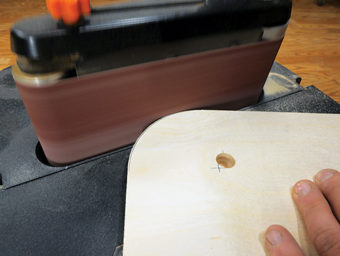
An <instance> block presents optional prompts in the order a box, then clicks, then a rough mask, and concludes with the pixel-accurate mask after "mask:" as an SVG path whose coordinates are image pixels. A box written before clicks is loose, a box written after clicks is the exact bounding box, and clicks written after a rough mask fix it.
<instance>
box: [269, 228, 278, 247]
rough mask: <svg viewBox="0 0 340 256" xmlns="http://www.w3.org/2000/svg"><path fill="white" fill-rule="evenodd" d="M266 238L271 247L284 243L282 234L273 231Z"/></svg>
mask: <svg viewBox="0 0 340 256" xmlns="http://www.w3.org/2000/svg"><path fill="white" fill-rule="evenodd" d="M266 238H267V240H268V241H269V243H270V244H271V245H274V246H276V245H279V244H280V243H281V241H282V237H281V234H280V232H278V231H275V230H272V231H270V232H268V233H267V234H266Z"/></svg>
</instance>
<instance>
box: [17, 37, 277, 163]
mask: <svg viewBox="0 0 340 256" xmlns="http://www.w3.org/2000/svg"><path fill="white" fill-rule="evenodd" d="M280 44H281V40H277V41H270V42H259V43H255V44H250V45H245V46H237V47H232V48H225V49H219V50H213V51H208V52H203V53H199V54H193V55H188V56H182V57H177V58H171V59H165V60H161V61H154V62H150V63H146V64H139V65H134V66H129V67H123V68H119V69H114V70H110V71H105V72H100V73H94V74H88V75H84V76H81V77H74V78H69V79H63V80H59V81H57V82H56V83H54V84H49V85H46V86H42V87H37V86H32V85H27V84H23V83H21V82H19V81H16V82H17V86H18V89H19V92H20V94H21V96H22V98H23V101H24V104H25V106H26V109H27V111H28V114H29V116H30V118H31V120H32V123H33V126H34V128H35V131H36V133H37V135H38V138H39V141H40V143H41V145H42V148H43V150H44V152H45V155H46V157H47V159H48V160H49V161H50V162H51V163H53V164H58V165H61V164H67V163H71V162H75V161H78V160H81V159H85V158H87V157H90V156H94V155H97V154H100V153H103V152H107V151H109V150H112V149H115V148H119V147H122V146H125V145H128V144H131V143H133V142H134V141H135V140H136V139H137V138H138V136H139V135H140V134H141V132H142V131H143V130H144V129H145V128H146V127H147V126H148V125H149V124H150V123H152V122H153V121H155V120H157V119H159V118H160V117H162V116H165V115H168V114H172V113H175V112H178V111H183V110H188V109H200V108H208V107H210V108H211V107H213V106H218V105H221V106H222V105H223V106H224V108H226V109H237V108H241V107H244V106H246V105H249V104H253V103H255V102H256V101H257V99H258V97H259V96H260V94H261V91H262V87H263V85H264V83H265V80H266V78H267V75H268V73H269V71H270V68H271V66H272V64H273V61H274V59H275V56H276V54H277V51H278V49H279V47H280ZM112 61H114V60H112Z"/></svg>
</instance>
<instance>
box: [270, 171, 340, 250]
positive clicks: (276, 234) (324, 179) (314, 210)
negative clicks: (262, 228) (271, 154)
mask: <svg viewBox="0 0 340 256" xmlns="http://www.w3.org/2000/svg"><path fill="white" fill-rule="evenodd" d="M293 199H294V201H295V203H296V205H297V208H298V210H299V212H300V213H301V216H302V218H303V221H304V223H305V225H306V228H307V232H308V235H309V237H310V238H311V241H312V242H313V244H314V245H315V248H316V250H317V251H318V253H319V255H320V256H340V225H339V221H338V220H339V219H340V173H339V172H337V171H335V170H331V169H325V170H322V171H320V172H319V173H318V174H317V175H316V176H315V177H314V182H311V181H309V180H302V181H299V182H298V183H296V184H295V186H294V188H293ZM265 246H266V249H267V251H268V252H269V255H270V256H304V253H303V252H302V250H301V249H300V247H299V246H298V244H297V242H296V241H295V239H294V238H293V236H292V235H291V234H290V233H289V232H288V231H287V230H286V229H285V228H284V227H282V226H279V225H272V226H270V227H269V228H268V229H267V231H266V242H265Z"/></svg>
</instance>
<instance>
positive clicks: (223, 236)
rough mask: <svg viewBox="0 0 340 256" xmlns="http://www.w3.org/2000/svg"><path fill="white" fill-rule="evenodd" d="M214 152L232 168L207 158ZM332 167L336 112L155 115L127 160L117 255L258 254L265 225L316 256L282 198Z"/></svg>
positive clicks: (339, 120)
mask: <svg viewBox="0 0 340 256" xmlns="http://www.w3.org/2000/svg"><path fill="white" fill-rule="evenodd" d="M220 153H227V154H230V155H231V156H232V157H233V158H234V159H235V165H234V166H233V167H232V168H224V167H223V166H221V165H219V164H218V163H217V162H216V156H217V155H219V154H220ZM323 168H334V169H340V115H330V114H298V113H268V112H266V113H265V112H239V111H236V112H232V111H188V112H182V113H178V114H174V115H171V116H168V117H165V118H163V119H161V120H159V121H157V122H155V123H154V124H153V125H151V126H150V127H149V128H148V129H147V130H145V132H144V133H143V134H142V135H141V137H140V138H139V139H138V141H137V143H136V144H135V146H134V148H133V151H132V153H131V156H130V160H129V165H128V182H127V197H126V214H125V234H124V256H137V255H138V256H144V255H145V256H156V255H157V256H158V255H161V256H170V255H171V256H174V255H185V256H206V255H211V256H222V255H223V256H225V255H245V256H249V255H264V254H265V253H264V250H263V247H262V245H261V242H260V240H261V233H263V232H264V231H265V229H266V228H267V227H268V226H269V225H271V224H281V225H283V226H285V227H286V228H287V229H288V230H290V231H291V233H292V234H293V236H294V237H295V238H296V239H297V241H298V242H299V244H300V245H301V246H302V248H303V250H304V251H305V252H306V253H307V254H308V255H310V256H313V255H317V254H316V252H315V250H314V248H313V246H312V245H311V244H310V241H309V240H308V238H307V236H306V231H305V228H304V226H303V222H302V220H301V218H300V216H299V214H298V212H297V210H296V208H295V206H294V203H293V201H292V199H291V188H292V186H293V185H294V183H295V182H297V181H298V180H300V179H305V178H307V179H312V177H313V175H314V174H315V173H316V172H317V171H318V170H320V169H323Z"/></svg>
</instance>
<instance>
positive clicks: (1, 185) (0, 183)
mask: <svg viewBox="0 0 340 256" xmlns="http://www.w3.org/2000/svg"><path fill="white" fill-rule="evenodd" d="M3 186H4V183H3V181H2V175H1V173H0V189H2V188H3Z"/></svg>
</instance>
